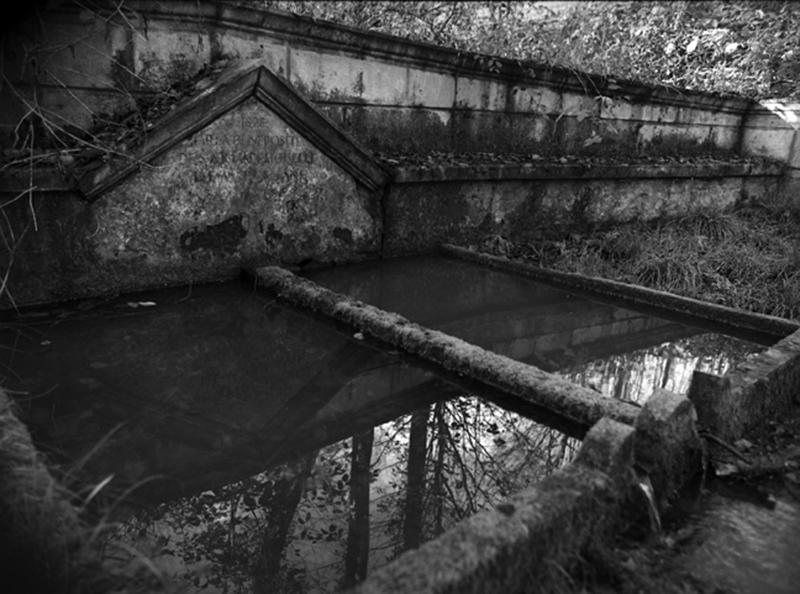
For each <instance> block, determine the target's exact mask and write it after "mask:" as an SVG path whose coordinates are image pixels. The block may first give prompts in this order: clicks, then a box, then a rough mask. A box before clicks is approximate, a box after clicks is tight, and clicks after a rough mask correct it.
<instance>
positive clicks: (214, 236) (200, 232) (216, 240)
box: [180, 214, 247, 253]
mask: <svg viewBox="0 0 800 594" xmlns="http://www.w3.org/2000/svg"><path fill="white" fill-rule="evenodd" d="M245 235H247V229H246V228H245V226H244V225H243V221H242V215H240V214H239V215H235V216H232V217H230V218H227V219H225V220H224V221H222V222H221V223H218V224H216V225H208V226H205V227H194V228H192V229H189V230H188V231H185V232H184V233H182V234H181V238H180V246H181V248H182V249H183V250H184V251H187V252H195V251H197V250H203V249H205V250H218V251H220V252H227V253H230V252H235V251H236V250H237V249H238V248H239V245H240V243H241V241H242V239H244V237H245Z"/></svg>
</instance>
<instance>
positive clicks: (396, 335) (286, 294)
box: [254, 266, 639, 430]
mask: <svg viewBox="0 0 800 594" xmlns="http://www.w3.org/2000/svg"><path fill="white" fill-rule="evenodd" d="M254 277H255V278H256V279H257V282H258V284H259V285H260V286H261V287H263V288H265V289H267V290H269V291H271V292H273V293H275V294H277V295H278V297H280V298H281V299H283V300H285V301H288V302H289V303H291V304H292V305H295V306H298V307H305V308H308V309H311V310H313V311H316V312H318V313H321V314H323V315H325V316H328V317H330V318H333V319H335V320H337V321H339V322H343V323H345V324H349V325H351V326H353V327H354V328H355V329H357V330H360V331H362V332H364V333H366V334H369V335H370V336H371V337H373V338H376V339H378V340H380V341H382V342H384V343H386V344H389V345H391V346H393V347H394V348H397V349H399V350H401V351H403V352H405V353H409V354H411V355H414V356H416V357H419V358H421V359H423V360H424V361H426V362H430V363H433V364H435V365H437V366H441V367H444V368H445V369H446V370H448V371H450V372H454V373H456V374H459V375H461V376H464V377H466V378H468V379H470V380H474V381H476V382H478V383H479V384H483V385H486V386H488V387H490V388H493V389H498V390H501V391H502V392H505V393H507V394H512V395H514V396H516V397H519V398H522V399H524V400H526V401H528V402H530V403H533V404H535V405H537V406H540V407H542V408H545V409H548V410H550V411H553V412H555V413H557V414H558V415H560V416H563V417H564V418H565V419H567V420H568V421H571V422H573V423H575V424H577V425H579V426H582V427H584V429H585V430H588V429H589V428H590V427H591V426H592V425H594V424H595V423H596V422H597V421H599V420H600V419H601V418H602V417H604V416H609V417H611V418H613V419H615V420H618V421H621V422H624V423H628V424H633V422H634V420H635V418H636V415H637V413H638V411H639V409H638V408H637V407H635V406H633V405H631V404H627V403H624V402H620V401H618V400H613V399H610V398H605V397H603V396H601V395H600V394H598V393H597V392H595V391H594V390H590V389H589V388H584V387H583V386H579V385H577V384H574V383H572V382H570V381H567V380H565V379H564V378H562V377H560V376H558V375H555V374H551V373H547V372H545V371H542V370H541V369H539V368H537V367H534V366H532V365H527V364H525V363H521V362H519V361H515V360H514V359H510V358H508V357H504V356H502V355H498V354H497V353H493V352H491V351H487V350H485V349H482V348H480V347H477V346H475V345H472V344H470V343H468V342H465V341H463V340H461V339H459V338H455V337H453V336H450V335H448V334H445V333H443V332H438V331H436V330H430V329H428V328H425V327H423V326H420V325H418V324H414V323H412V322H410V321H409V320H407V319H406V318H404V317H402V316H400V315H398V314H396V313H391V312H386V311H383V310H381V309H378V308H376V307H373V306H371V305H368V304H365V303H362V302H360V301H356V300H354V299H351V298H350V297H347V296H346V295H342V294H340V293H335V292H334V291H330V290H328V289H326V288H324V287H321V286H319V285H317V284H316V283H314V282H312V281H309V280H306V279H303V278H300V277H298V276H295V275H294V274H292V273H291V272H289V271H287V270H285V269H283V268H279V267H274V266H272V267H264V268H258V269H257V270H256V271H255V273H254Z"/></svg>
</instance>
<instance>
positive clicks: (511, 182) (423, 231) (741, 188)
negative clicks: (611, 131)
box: [384, 166, 781, 255]
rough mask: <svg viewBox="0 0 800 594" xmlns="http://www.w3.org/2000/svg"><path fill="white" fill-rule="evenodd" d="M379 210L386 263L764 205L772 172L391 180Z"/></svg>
mask: <svg viewBox="0 0 800 594" xmlns="http://www.w3.org/2000/svg"><path fill="white" fill-rule="evenodd" d="M394 180H395V181H394V183H393V184H392V185H391V187H390V190H389V193H388V196H387V197H386V205H385V208H384V211H385V219H384V233H385V239H384V250H385V253H387V254H391V255H397V254H409V253H415V252H420V251H428V250H431V249H434V248H435V247H436V246H437V245H439V244H440V243H442V242H453V243H467V244H468V243H475V242H476V241H478V240H479V239H480V238H481V237H484V236H486V235H487V234H497V235H502V236H504V237H510V238H513V239H515V240H517V241H529V240H533V239H535V238H538V237H542V236H547V235H553V236H557V235H561V234H563V233H564V232H565V231H570V230H576V229H577V230H580V229H581V228H582V227H596V226H611V225H616V224H620V223H628V222H632V221H636V220H654V219H658V218H665V217H671V216H673V217H674V216H682V215H687V214H691V213H694V212H702V211H720V210H724V209H727V208H731V207H733V206H734V205H737V204H741V203H746V202H748V201H753V202H759V201H768V200H769V199H770V197H771V196H772V195H774V194H775V193H776V192H777V189H778V187H779V185H780V183H781V170H780V168H778V167H775V166H765V167H746V166H741V167H738V168H737V167H727V166H725V167H724V168H722V169H719V168H717V167H714V166H706V167H703V168H695V169H693V170H691V169H684V170H683V171H682V170H681V168H680V167H675V166H672V167H666V168H664V167H661V168H659V167H653V166H638V167H633V166H631V167H626V166H620V167H616V168H608V167H600V166H597V167H591V166H588V167H587V166H578V167H575V166H550V167H549V168H544V167H542V168H532V167H509V168H504V169H503V168H496V170H494V171H493V172H491V174H483V173H482V172H478V174H477V175H476V173H475V171H474V170H468V169H464V168H461V169H456V168H452V169H441V170H434V171H431V170H413V169H407V170H401V171H398V172H397V173H396V175H395V178H394Z"/></svg>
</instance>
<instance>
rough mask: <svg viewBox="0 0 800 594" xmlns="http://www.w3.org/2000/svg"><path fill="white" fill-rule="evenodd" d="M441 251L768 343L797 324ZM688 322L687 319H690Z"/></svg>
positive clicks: (449, 248) (446, 248) (452, 249)
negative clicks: (700, 320) (701, 321)
mask: <svg viewBox="0 0 800 594" xmlns="http://www.w3.org/2000/svg"><path fill="white" fill-rule="evenodd" d="M441 252H442V253H444V254H445V255H447V256H451V257H454V258H458V259H460V260H467V261H470V262H476V263H478V264H482V265H484V266H489V267H491V268H495V269H497V270H502V271H505V272H510V273H513V274H519V275H521V276H525V277H528V278H531V279H534V280H538V281H541V282H545V283H547V284H550V285H553V286H556V287H559V288H563V289H567V290H569V289H572V290H578V291H583V292H588V293H593V294H595V295H598V296H602V297H611V298H614V299H615V300H618V301H622V302H623V303H625V304H627V305H633V306H639V307H646V308H648V309H650V310H659V309H660V310H662V311H664V312H668V313H671V314H677V315H680V316H690V317H693V318H697V317H703V318H706V319H707V320H710V321H712V322H714V323H715V324H717V325H721V326H723V327H725V328H726V329H728V330H730V331H731V332H732V333H734V334H740V335H741V334H743V333H747V334H748V335H749V336H748V337H753V338H757V339H759V340H760V341H761V342H764V343H766V344H771V343H772V342H774V341H775V340H780V339H781V338H784V337H785V336H787V335H788V334H791V333H793V332H795V331H797V330H798V329H800V324H798V323H797V322H794V321H792V320H787V319H785V318H779V317H777V316H768V315H763V314H756V313H751V312H748V311H743V310H740V309H735V308H732V307H727V306H724V305H716V304H714V303H708V302H706V301H701V300H699V299H692V298H691V297H681V296H680V295H675V294H673V293H667V292H665V291H658V290H656V289H649V288H647V287H640V286H638V285H631V284H628V283H623V282H619V281H613V280H608V279H604V278H598V277H589V276H583V275H581V274H576V273H572V272H560V271H557V270H551V269H548V268H540V267H538V266H533V265H530V264H525V263H523V262H515V261H513V260H509V259H508V258H503V257H500V256H492V255H489V254H485V253H481V252H476V251H474V250H470V249H467V248H463V247H459V246H455V245H450V244H444V245H442V246H441ZM689 322H690V323H691V320H690V321H689ZM697 322H698V320H696V319H695V320H694V323H697Z"/></svg>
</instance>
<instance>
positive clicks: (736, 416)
mask: <svg viewBox="0 0 800 594" xmlns="http://www.w3.org/2000/svg"><path fill="white" fill-rule="evenodd" d="M798 386H800V330H798V331H796V332H794V333H793V334H791V335H789V336H787V337H786V338H784V339H783V340H781V341H779V342H777V343H776V344H774V345H773V346H771V347H770V348H768V349H767V350H766V351H763V352H761V353H758V354H756V355H753V356H752V357H749V358H748V359H747V360H745V361H743V362H742V363H740V364H739V365H737V366H736V368H734V369H733V370H731V371H729V372H728V373H726V374H725V375H723V376H719V375H715V374H711V373H704V372H701V371H695V372H694V374H693V375H692V383H691V385H690V387H689V399H690V400H691V401H692V402H693V403H694V406H695V407H696V408H697V414H698V417H699V423H700V426H701V427H703V428H704V429H707V430H708V431H710V432H711V433H713V434H714V435H716V436H717V437H719V438H721V439H724V440H726V441H734V440H736V439H738V438H739V437H741V436H742V435H744V434H746V433H749V432H755V433H757V432H759V431H760V430H762V429H763V428H764V424H765V423H766V422H767V421H769V420H770V419H775V418H777V417H779V416H780V415H782V414H784V413H785V412H786V411H787V410H788V409H789V408H791V407H792V405H793V404H795V403H797V402H800V391H799V390H798Z"/></svg>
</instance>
